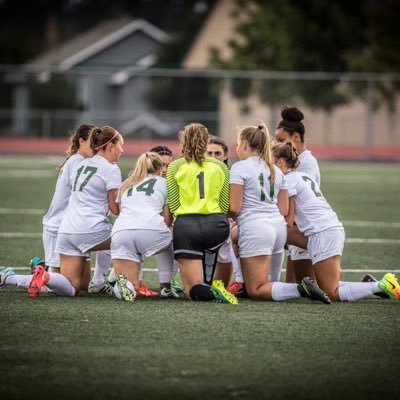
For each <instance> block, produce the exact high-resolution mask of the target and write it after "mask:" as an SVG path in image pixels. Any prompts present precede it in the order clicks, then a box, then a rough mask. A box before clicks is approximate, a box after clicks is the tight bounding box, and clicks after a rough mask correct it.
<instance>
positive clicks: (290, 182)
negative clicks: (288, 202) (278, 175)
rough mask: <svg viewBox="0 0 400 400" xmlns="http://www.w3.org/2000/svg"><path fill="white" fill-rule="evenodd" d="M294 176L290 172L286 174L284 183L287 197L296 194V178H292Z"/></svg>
mask: <svg viewBox="0 0 400 400" xmlns="http://www.w3.org/2000/svg"><path fill="white" fill-rule="evenodd" d="M293 178H294V177H293V176H291V175H290V174H289V175H287V179H286V183H287V185H286V186H287V190H288V194H289V197H292V196H295V195H296V194H297V188H296V186H297V185H296V179H293Z"/></svg>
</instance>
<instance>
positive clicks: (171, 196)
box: [167, 159, 181, 215]
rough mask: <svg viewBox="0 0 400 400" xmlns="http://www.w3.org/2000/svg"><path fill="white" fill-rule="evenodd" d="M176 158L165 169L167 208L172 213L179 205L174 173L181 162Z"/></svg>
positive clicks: (177, 187)
mask: <svg viewBox="0 0 400 400" xmlns="http://www.w3.org/2000/svg"><path fill="white" fill-rule="evenodd" d="M178 160H179V159H178ZM178 160H175V161H173V162H172V163H171V164H170V165H169V166H168V170H167V192H168V206H169V209H170V211H171V214H172V215H174V214H175V211H176V210H177V209H178V208H179V206H180V200H179V186H178V184H177V183H176V180H175V175H176V173H177V172H178V169H179V167H180V165H181V163H180V162H178Z"/></svg>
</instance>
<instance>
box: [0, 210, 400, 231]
mask: <svg viewBox="0 0 400 400" xmlns="http://www.w3.org/2000/svg"><path fill="white" fill-rule="evenodd" d="M45 212H46V210H45V209H42V208H0V214H3V215H13V214H28V215H44V214H45ZM342 222H343V224H344V225H346V226H356V227H357V226H358V227H366V228H368V227H369V228H400V222H385V221H342Z"/></svg>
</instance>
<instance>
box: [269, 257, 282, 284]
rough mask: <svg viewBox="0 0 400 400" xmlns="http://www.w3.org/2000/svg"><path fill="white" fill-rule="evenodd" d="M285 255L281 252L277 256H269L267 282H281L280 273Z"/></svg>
mask: <svg viewBox="0 0 400 400" xmlns="http://www.w3.org/2000/svg"><path fill="white" fill-rule="evenodd" d="M284 258H285V253H284V252H283V251H281V252H280V253H278V254H272V255H271V263H270V267H269V281H270V282H279V281H280V280H281V272H282V265H283V260H284Z"/></svg>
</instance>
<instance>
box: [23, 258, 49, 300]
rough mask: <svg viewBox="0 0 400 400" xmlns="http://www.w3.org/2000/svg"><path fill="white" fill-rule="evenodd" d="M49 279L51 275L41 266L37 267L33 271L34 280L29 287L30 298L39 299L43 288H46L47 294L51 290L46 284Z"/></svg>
mask: <svg viewBox="0 0 400 400" xmlns="http://www.w3.org/2000/svg"><path fill="white" fill-rule="evenodd" d="M49 279H50V275H49V273H48V272H47V271H46V270H45V269H44V268H43V267H42V266H41V265H37V266H36V267H35V268H34V270H33V275H32V279H31V281H30V283H29V286H28V295H29V296H30V297H39V294H40V291H41V289H42V287H44V288H45V290H46V293H48V292H49V289H48V288H47V286H46V284H47V282H48V281H49Z"/></svg>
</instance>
